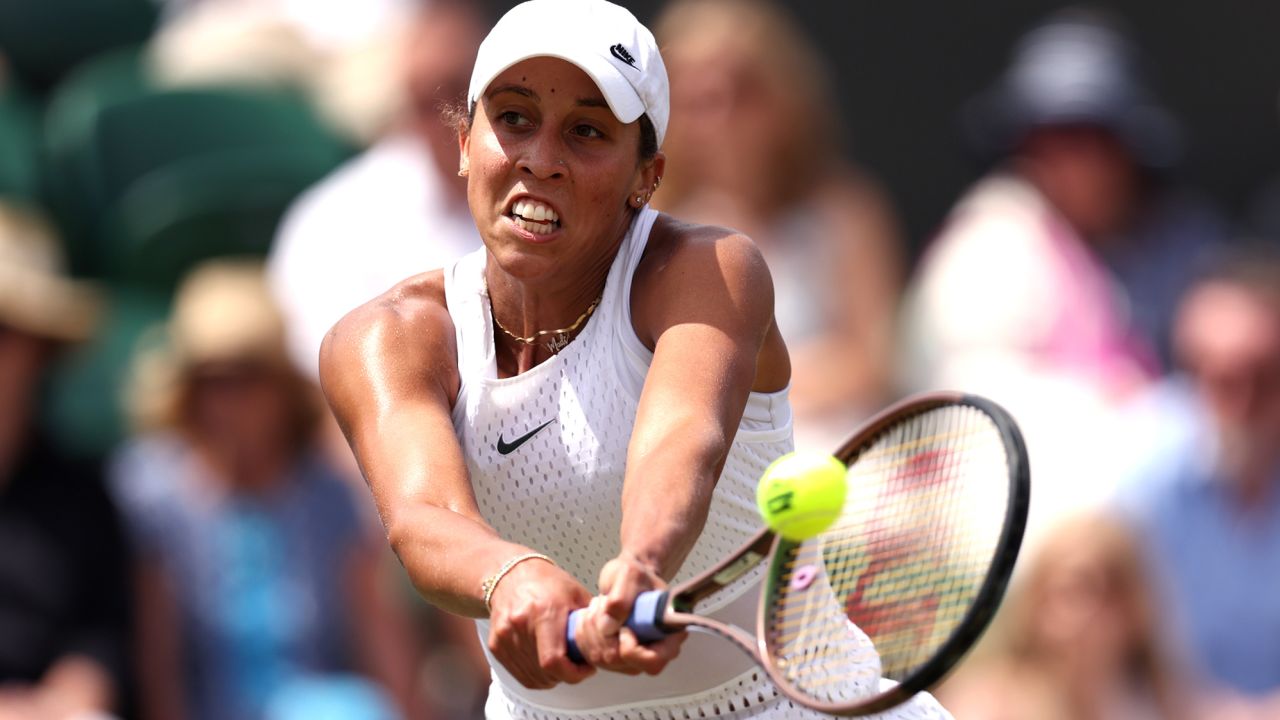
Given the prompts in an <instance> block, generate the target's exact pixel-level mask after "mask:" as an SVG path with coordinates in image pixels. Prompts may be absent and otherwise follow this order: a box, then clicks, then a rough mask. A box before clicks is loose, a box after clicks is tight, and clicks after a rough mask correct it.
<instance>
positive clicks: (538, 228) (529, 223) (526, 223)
mask: <svg viewBox="0 0 1280 720" xmlns="http://www.w3.org/2000/svg"><path fill="white" fill-rule="evenodd" d="M511 222H513V223H515V224H516V227H518V228H523V229H525V230H528V231H529V232H531V233H533V234H534V235H546V234H548V233H550V232H551V231H553V230H555V229H556V224H555V223H551V222H535V221H533V220H525V219H524V218H522V217H520V216H519V215H512V216H511Z"/></svg>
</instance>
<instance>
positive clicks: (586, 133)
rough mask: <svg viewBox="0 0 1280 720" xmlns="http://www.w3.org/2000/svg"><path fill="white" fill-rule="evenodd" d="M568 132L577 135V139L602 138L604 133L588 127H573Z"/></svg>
mask: <svg viewBox="0 0 1280 720" xmlns="http://www.w3.org/2000/svg"><path fill="white" fill-rule="evenodd" d="M570 132H572V133H573V134H574V135H577V136H578V137H584V138H602V137H604V133H602V132H600V131H599V130H597V129H596V128H594V127H592V126H590V125H574V126H573V130H571V131H570Z"/></svg>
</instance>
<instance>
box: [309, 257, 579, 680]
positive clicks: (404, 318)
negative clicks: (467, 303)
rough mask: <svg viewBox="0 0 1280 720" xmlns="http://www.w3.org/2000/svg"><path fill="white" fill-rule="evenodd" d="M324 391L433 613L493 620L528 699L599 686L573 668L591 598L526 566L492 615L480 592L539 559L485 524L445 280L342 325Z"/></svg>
mask: <svg viewBox="0 0 1280 720" xmlns="http://www.w3.org/2000/svg"><path fill="white" fill-rule="evenodd" d="M320 380H321V386H322V387H323V389H324V393H325V396H326V398H327V399H328V401H329V405H330V407H332V408H333V412H334V415H335V416H336V417H337V420H338V424H339V425H340V426H341V427H342V430H343V433H345V435H346V437H347V441H348V442H349V443H350V445H351V448H352V450H353V451H354V453H355V456H356V460H357V461H358V462H359V464H360V469H361V471H362V472H363V474H364V477H365V481H366V482H367V483H368V484H369V488H370V490H371V491H372V493H373V497H374V501H375V503H376V505H377V508H378V513H379V516H380V517H381V518H382V522H383V525H384V527H385V528H386V531H387V538H388V540H389V541H390V543H391V546H392V549H394V550H395V552H396V555H397V556H398V557H399V558H400V562H401V563H402V564H403V565H404V567H405V569H406V570H407V571H408V574H409V577H410V579H411V580H412V581H413V583H414V585H415V586H416V587H417V588H418V590H419V592H421V593H422V594H423V596H424V597H426V598H427V599H428V600H429V601H431V602H432V603H433V604H435V605H438V606H439V607H442V608H444V609H446V610H449V611H450V612H454V613H458V614H461V615H467V616H470V617H484V616H485V615H486V614H488V615H489V619H490V621H491V624H490V637H489V647H490V649H491V650H492V651H493V652H494V655H495V656H496V657H497V658H498V660H499V661H500V662H502V663H503V665H504V666H505V667H506V668H507V669H508V670H509V671H511V673H512V674H513V675H514V676H515V677H516V679H517V680H519V681H520V682H521V683H523V684H524V685H526V686H528V687H534V688H543V687H551V686H552V685H555V684H556V683H557V682H560V681H567V682H576V681H578V680H581V679H582V678H584V677H586V676H587V675H588V674H590V671H589V670H586V669H583V668H581V667H578V666H576V665H574V664H573V663H571V662H569V661H568V660H567V659H566V658H565V657H564V624H565V617H566V616H567V614H568V612H569V611H570V610H572V609H574V608H577V607H582V606H584V605H586V604H587V602H588V601H590V599H591V594H590V593H589V592H588V591H587V589H586V588H585V587H583V586H582V585H581V584H580V583H578V582H577V581H576V580H574V578H573V577H572V576H570V575H569V574H568V573H566V572H564V571H563V570H560V569H559V568H557V567H555V566H554V565H552V564H550V563H547V562H543V561H540V560H529V561H525V562H522V563H519V564H518V565H516V566H515V567H514V568H513V569H512V570H511V571H510V572H509V573H507V575H506V576H505V577H504V578H503V579H502V581H501V582H499V583H498V585H497V588H496V589H495V590H494V592H493V596H492V598H491V602H490V605H491V607H492V612H491V613H490V612H488V611H487V610H486V609H485V606H484V597H483V594H482V591H481V584H482V582H483V581H484V578H485V577H486V576H488V575H491V574H492V573H494V572H495V571H497V570H498V569H499V568H500V567H502V565H503V564H504V563H506V562H507V561H508V560H509V559H511V558H513V557H516V556H518V555H522V554H524V553H528V552H531V551H535V550H536V548H532V549H531V548H526V547H524V546H522V545H519V544H516V543H511V542H508V541H506V540H503V539H502V538H501V537H500V536H499V535H498V533H497V532H496V531H494V529H493V528H491V527H490V526H489V525H488V524H487V523H486V522H485V521H484V518H483V517H482V516H481V514H480V510H479V507H478V506H477V504H476V499H475V494H474V491H473V489H472V487H471V481H470V478H469V476H468V473H467V468H466V463H465V461H464V459H463V454H462V448H461V445H460V444H459V442H458V439H457V436H456V435H455V434H454V429H453V421H452V418H451V415H450V408H451V406H452V403H453V401H454V400H455V399H456V398H457V395H458V390H459V387H460V385H461V379H460V375H459V372H458V364H457V350H456V347H455V340H454V329H453V322H452V319H451V318H450V317H449V313H448V310H447V308H446V306H445V301H444V278H443V274H442V273H440V272H435V273H428V274H425V275H421V276H418V277H416V278H412V279H410V280H407V281H405V282H403V283H401V284H400V285H397V286H396V287H395V288H393V289H391V290H390V291H388V292H387V293H385V294H384V295H382V296H380V297H378V298H376V299H374V300H372V301H370V302H369V303H368V304H366V305H364V306H361V307H360V308H357V309H356V310H353V311H352V312H351V313H350V314H348V315H347V316H346V317H344V318H343V319H342V320H340V321H339V322H338V324H337V325H335V326H334V328H333V329H332V330H331V331H330V332H329V334H328V336H327V337H326V338H325V341H324V344H323V345H322V347H321V350H320Z"/></svg>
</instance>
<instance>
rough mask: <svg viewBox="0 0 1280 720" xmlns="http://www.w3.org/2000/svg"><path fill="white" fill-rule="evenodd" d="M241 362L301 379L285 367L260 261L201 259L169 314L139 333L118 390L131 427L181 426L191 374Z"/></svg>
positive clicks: (279, 322) (279, 323) (280, 326)
mask: <svg viewBox="0 0 1280 720" xmlns="http://www.w3.org/2000/svg"><path fill="white" fill-rule="evenodd" d="M246 365H247V366H250V367H260V368H267V369H278V370H281V371H283V374H282V375H281V377H282V379H283V380H284V381H285V382H287V383H290V384H293V383H295V381H296V383H302V382H304V381H302V379H301V378H300V377H298V376H296V373H293V372H292V371H291V369H292V365H291V364H290V363H289V360H288V355H287V353H286V350H285V341H284V320H283V317H282V316H281V314H280V311H279V309H278V307H277V305H276V304H275V301H274V300H273V298H272V296H271V294H270V291H269V289H268V286H267V283H266V279H265V275H264V272H263V268H262V262H261V261H260V260H257V259H252V258H216V259H212V260H206V261H205V262H203V263H201V264H199V265H197V266H196V267H195V269H193V270H192V271H191V272H190V273H189V274H188V275H187V276H186V277H185V278H184V279H183V281H182V283H181V285H180V286H179V287H178V292H177V295H176V296H175V297H174V301H173V306H172V308H171V310H170V313H169V318H168V321H167V322H165V323H162V324H158V325H156V326H154V327H152V328H150V329H149V330H148V331H147V332H145V333H143V335H142V337H140V338H139V340H138V344H137V347H136V349H135V353H134V357H133V362H132V367H131V369H130V373H129V379H128V383H127V386H126V389H125V398H126V402H125V404H126V407H127V409H128V412H129V415H130V416H131V419H132V421H133V424H134V426H135V428H136V429H140V430H159V429H172V428H176V427H179V426H181V425H182V423H183V414H184V407H185V403H186V397H187V396H188V395H189V393H190V391H191V388H192V381H193V379H194V378H195V377H196V373H198V372H202V371H206V370H209V369H215V370H216V369H221V370H225V369H227V368H228V367H242V366H246Z"/></svg>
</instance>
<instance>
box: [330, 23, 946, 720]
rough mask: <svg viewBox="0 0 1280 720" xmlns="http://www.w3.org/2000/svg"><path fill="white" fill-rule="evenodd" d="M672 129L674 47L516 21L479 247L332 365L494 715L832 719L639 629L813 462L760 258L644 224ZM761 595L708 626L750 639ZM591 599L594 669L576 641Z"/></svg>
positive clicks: (502, 63) (359, 436)
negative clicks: (668, 592) (653, 595)
mask: <svg viewBox="0 0 1280 720" xmlns="http://www.w3.org/2000/svg"><path fill="white" fill-rule="evenodd" d="M667 110H668V91H667V76H666V69H665V67H664V66H663V62H662V58H661V56H660V55H659V53H658V49H657V46H656V44H655V42H654V40H653V36H652V34H651V33H650V32H649V31H648V30H647V29H646V28H645V27H643V26H642V25H641V24H640V23H639V22H637V21H636V19H635V18H634V17H633V16H632V15H631V14H630V13H629V12H627V11H626V10H624V9H623V8H620V7H618V6H616V5H613V4H610V3H608V2H604V0H532V1H531V2H526V3H524V4H522V5H519V6H517V7H515V8H514V9H512V10H511V11H510V12H508V13H507V14H506V15H505V16H504V17H503V18H502V19H501V20H500V21H499V22H498V23H497V25H496V26H495V27H494V28H493V30H492V31H491V32H490V34H489V36H488V37H487V38H486V40H485V41H484V43H483V44H482V46H481V48H480V50H479V54H478V56H477V58H476V64H475V68H474V71H473V75H472V79H471V85H470V90H469V92H468V98H467V107H466V108H465V109H462V110H461V112H460V113H459V114H460V115H461V116H462V118H461V120H460V129H459V144H460V149H461V160H460V173H461V174H463V175H465V176H466V177H467V179H468V181H467V182H468V201H469V203H470V207H471V212H472V214H473V216H474V219H475V222H476V226H477V227H478V228H479V231H480V234H481V236H482V238H483V240H484V248H483V249H482V250H480V251H477V252H476V253H474V254H472V255H469V256H467V257H465V258H463V259H462V260H460V261H459V262H457V263H456V264H455V265H453V266H452V267H450V268H446V269H445V270H443V271H434V272H429V273H425V274H422V275H418V276H416V277H413V278H410V279H408V280H406V281H404V282H403V283H401V284H399V285H397V286H396V287H395V288H393V289H392V290H390V291H389V292H387V293H386V294H384V295H382V296H380V297H378V298H376V299H375V300H373V301H371V302H370V303H368V304H367V305H365V306H363V307H361V308H359V309H357V310H355V311H353V312H352V313H351V314H350V315H348V316H347V317H346V318H344V319H343V320H342V321H341V322H339V323H338V325H337V326H335V327H334V329H333V330H332V331H331V333H330V334H329V336H328V338H327V339H326V341H325V344H324V347H323V348H322V350H321V377H322V382H323V386H324V389H325V392H326V394H327V396H328V398H329V401H330V403H331V404H332V406H333V408H334V411H335V413H336V415H337V417H338V419H339V422H340V423H341V425H342V427H343V429H344V432H346V434H347V437H348V439H349V441H350V443H351V445H352V448H353V449H354V451H355V454H356V456H357V459H358V460H359V462H360V464H361V467H362V469H363V471H364V473H365V476H366V478H367V480H368V482H369V485H370V487H371V489H372V491H373V495H374V498H375V500H376V502H377V506H378V509H379V512H380V513H381V516H382V520H383V522H384V523H385V525H386V528H387V533H388V537H389V540H390V542H391V544H392V546H393V547H394V549H395V550H396V552H397V554H398V555H399V557H400V559H401V561H402V562H403V563H404V566H405V567H406V568H407V570H408V573H409V575H410V577H411V578H412V580H413V581H414V583H415V584H416V586H417V587H418V589H419V590H420V591H421V592H422V594H423V595H424V596H426V597H427V599H429V600H430V601H432V602H433V603H435V604H437V605H439V606H441V607H443V608H445V609H448V610H450V611H453V612H456V613H460V614H464V615H468V616H471V617H475V618H477V619H478V625H479V630H480V633H481V635H482V637H483V638H484V639H485V641H486V646H487V651H488V654H489V659H490V664H491V665H492V667H493V670H494V682H493V684H492V687H491V690H490V697H489V701H488V703H487V707H486V714H487V716H488V717H490V718H551V717H557V718H559V717H569V718H582V719H591V718H604V717H610V718H639V717H642V716H643V717H646V718H650V717H655V713H658V714H660V716H661V717H668V716H670V717H676V716H679V717H687V715H685V714H684V713H694V715H692V716H694V717H698V716H701V717H731V718H746V717H770V718H790V717H797V718H798V717H810V716H812V715H813V713H812V712H811V711H809V710H802V709H801V708H798V707H793V706H791V705H790V703H789V702H788V701H786V700H785V699H784V698H781V697H780V696H779V695H778V694H777V692H776V691H775V690H774V689H773V688H772V686H771V685H769V683H768V681H767V680H766V678H765V675H764V673H763V672H761V671H759V670H758V669H757V668H756V667H755V666H754V664H753V663H752V662H751V661H750V660H748V659H747V658H746V657H745V656H739V655H738V654H736V653H733V652H732V651H726V650H725V646H724V645H721V644H717V643H715V642H707V643H706V644H705V645H704V644H702V643H701V642H699V641H700V640H704V638H697V639H694V640H690V641H689V642H688V643H685V642H684V641H685V638H684V637H683V636H673V637H670V638H668V639H666V640H663V641H662V642H659V643H657V644H653V645H648V646H645V645H640V644H639V643H638V642H637V641H636V639H635V637H634V636H633V635H632V634H631V631H630V630H627V629H625V628H623V627H622V621H623V620H624V619H625V618H626V616H627V614H628V612H629V611H630V608H631V603H632V599H633V598H634V597H635V596H636V595H637V594H638V593H639V592H641V591H644V590H649V589H653V588H659V587H665V586H666V585H667V583H669V582H671V581H672V580H673V579H677V578H678V579H683V578H687V577H691V576H692V575H694V574H695V573H697V572H698V571H700V570H703V569H706V568H709V567H711V566H712V565H713V564H714V563H715V561H716V560H717V559H719V558H720V557H722V556H723V555H725V554H727V553H728V552H730V551H731V550H733V549H735V548H736V547H737V546H738V545H740V544H741V543H742V542H744V541H745V540H746V539H747V538H749V537H750V536H751V535H752V534H753V533H754V531H756V530H757V529H758V528H759V526H760V520H759V518H758V516H757V514H756V510H755V506H754V488H755V483H756V480H757V478H758V477H759V475H760V473H761V472H762V471H763V469H764V468H765V466H766V465H767V464H768V462H769V461H771V460H772V459H773V458H775V457H777V456H778V455H781V454H782V453H784V452H786V451H788V450H790V449H791V443H792V440H791V412H790V407H789V405H788V402H787V386H788V383H789V377H790V367H789V362H788V358H787V351H786V347H785V346H784V344H783V341H782V338H781V336H780V335H779V334H778V332H777V329H776V328H775V326H774V322H773V290H772V285H771V282H770V278H769V272H768V269H767V268H766V267H765V265H764V263H763V261H762V260H761V258H760V255H759V253H758V252H757V251H756V248H755V247H754V246H753V245H752V243H751V241H750V240H749V239H748V238H746V237H743V236H742V235H739V234H735V233H733V232H730V231H726V230H722V229H718V228H712V227H703V226H694V225H688V224H684V223H681V222H679V221H677V220H675V219H673V218H671V217H667V216H663V215H660V214H659V213H657V212H656V211H654V210H652V209H650V208H648V207H647V204H648V200H649V197H650V195H651V193H652V192H653V191H654V189H655V188H656V187H657V186H658V184H659V182H660V181H661V179H662V172H663V168H664V162H665V161H664V158H663V156H662V154H661V153H660V152H659V151H658V148H659V147H660V146H661V143H662V139H663V134H664V132H665V130H666V127H667ZM749 151H750V148H744V152H749ZM428 240H429V238H424V241H428ZM758 577H759V576H758V573H754V574H750V575H748V577H747V579H746V580H745V581H743V582H739V583H736V584H735V585H733V586H730V587H729V588H727V589H726V591H724V592H722V593H720V595H719V596H717V597H713V598H711V599H709V600H708V601H707V602H706V603H704V604H703V605H702V606H700V609H704V610H710V611H711V613H712V614H713V615H715V616H719V617H722V618H724V619H726V620H728V621H732V622H736V623H739V624H744V623H745V624H746V625H748V626H750V623H751V618H752V617H753V614H754V610H755V605H756V599H757V597H758V590H757V588H756V587H755V585H756V582H758ZM593 590H594V592H593ZM584 606H585V607H589V610H588V612H587V614H586V619H585V620H584V622H583V623H582V626H581V628H580V630H579V636H578V640H579V644H580V646H581V648H582V651H583V654H584V656H585V657H586V659H587V661H588V663H589V664H587V665H577V664H575V663H573V662H572V661H570V660H569V659H568V658H567V657H566V655H565V641H564V636H565V621H566V617H567V615H568V613H569V612H570V611H571V610H573V609H576V608H580V607H584ZM682 645H684V647H683V648H682ZM597 668H599V669H604V670H609V671H614V672H603V673H598V674H597V673H596V669H597ZM628 675H639V677H628ZM698 713H700V715H699V714H698ZM895 713H896V714H898V715H899V716H910V717H934V716H938V715H944V713H943V712H942V711H941V710H940V709H939V708H937V706H936V704H934V703H933V701H932V700H924V701H917V702H916V703H914V704H912V705H908V706H905V707H904V708H900V709H899V710H897V711H895Z"/></svg>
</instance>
